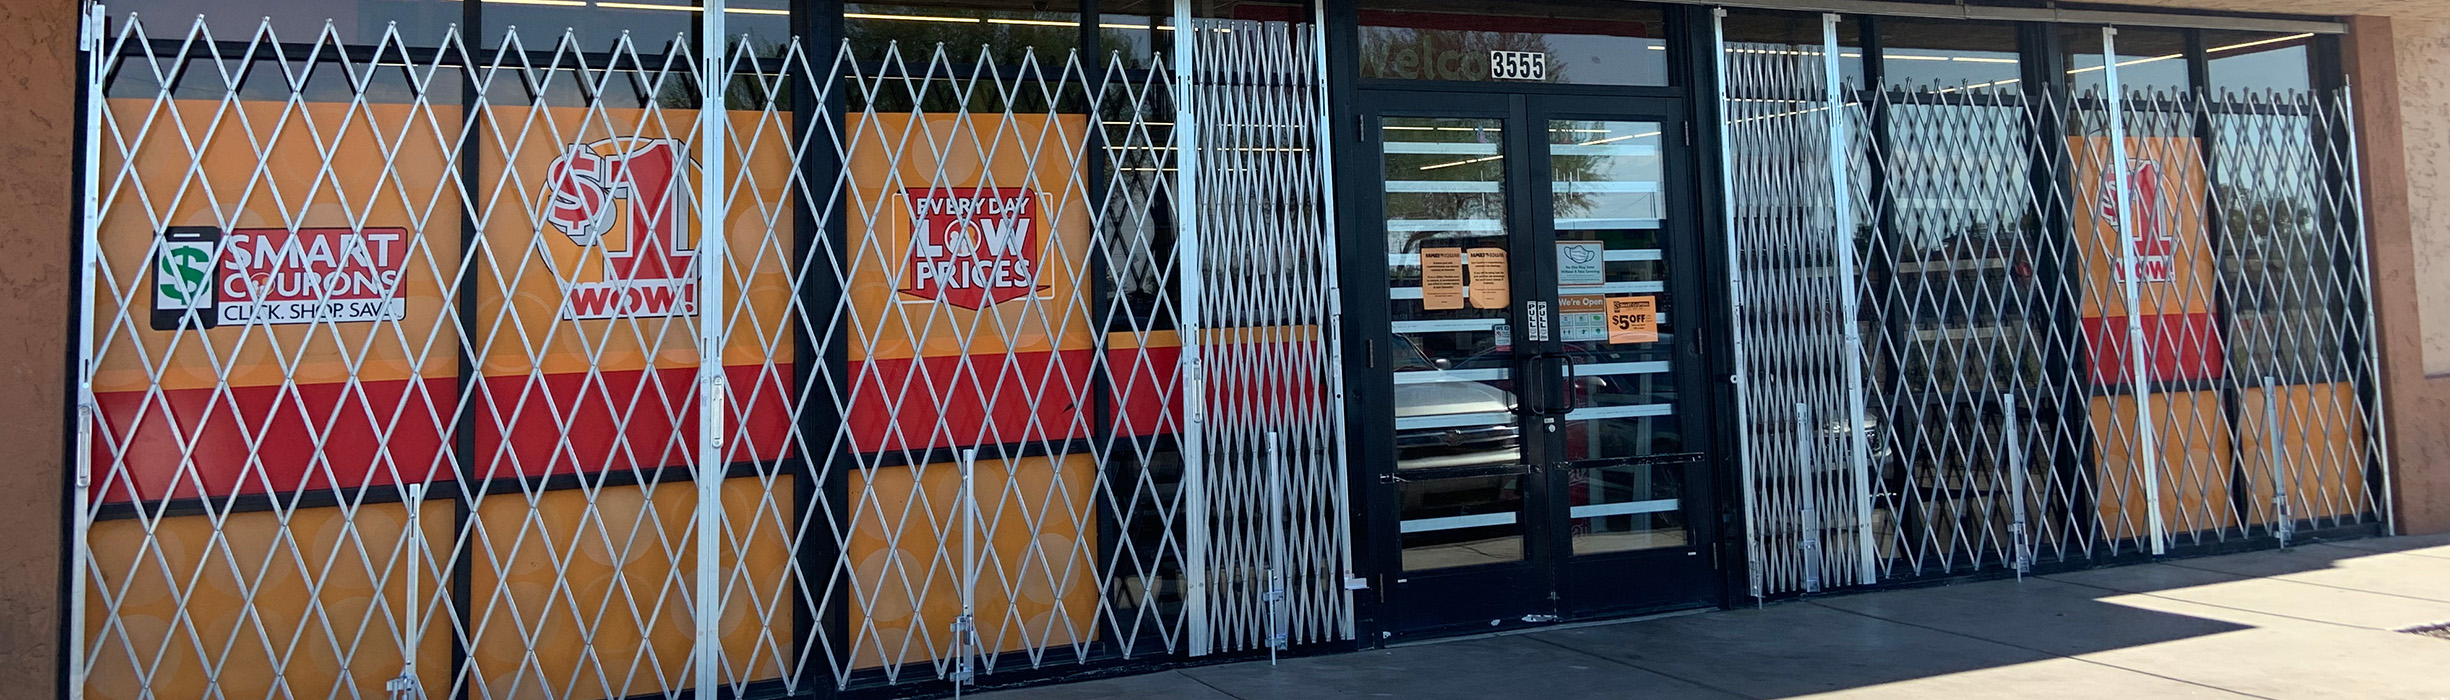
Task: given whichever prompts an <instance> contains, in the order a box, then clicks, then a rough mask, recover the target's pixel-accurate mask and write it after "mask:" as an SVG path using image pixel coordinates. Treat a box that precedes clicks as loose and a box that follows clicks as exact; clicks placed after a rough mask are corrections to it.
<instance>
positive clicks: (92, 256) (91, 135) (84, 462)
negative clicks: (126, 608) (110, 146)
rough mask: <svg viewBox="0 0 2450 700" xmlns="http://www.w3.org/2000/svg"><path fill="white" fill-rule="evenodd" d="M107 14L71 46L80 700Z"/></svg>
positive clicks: (71, 627) (72, 628)
mask: <svg viewBox="0 0 2450 700" xmlns="http://www.w3.org/2000/svg"><path fill="white" fill-rule="evenodd" d="M108 17H109V15H107V14H104V8H103V6H102V5H101V4H100V3H95V4H94V5H92V6H91V7H88V8H86V11H85V16H84V17H82V18H80V20H79V22H78V29H77V39H78V42H77V43H78V48H80V49H82V50H83V51H84V53H85V55H84V56H83V58H84V59H85V75H84V76H83V78H84V80H85V84H84V86H83V87H84V89H85V94H84V97H85V103H84V104H83V105H81V107H82V108H83V109H84V110H85V115H84V116H85V120H84V123H83V124H81V125H79V127H80V128H81V129H83V130H84V132H85V133H84V134H83V136H84V140H85V148H84V152H83V153H81V154H79V155H80V156H81V157H82V158H84V167H82V168H79V169H78V170H80V171H81V172H82V173H83V175H84V181H83V183H81V185H80V188H81V190H80V191H79V192H78V195H79V197H78V199H79V200H80V201H79V202H78V204H77V205H78V207H79V210H78V211H79V213H80V214H81V215H82V217H81V219H80V223H81V224H82V225H81V226H80V227H79V231H78V236H79V237H80V238H82V239H83V240H80V241H78V242H77V250H78V251H79V252H78V261H77V262H78V271H77V274H76V275H75V276H74V278H75V279H77V280H78V282H77V290H76V294H77V314H78V317H77V321H78V322H77V323H75V324H74V325H72V326H70V329H71V331H72V332H74V333H76V335H77V376H76V386H75V387H73V388H71V389H70V390H71V391H75V392H76V399H75V400H76V407H77V410H76V415H74V416H71V417H70V420H74V421H76V422H77V425H76V430H75V432H74V433H73V434H74V435H75V436H76V437H75V438H74V439H75V440H76V443H75V444H73V445H70V446H69V449H68V453H69V454H70V455H74V457H73V459H75V460H76V466H75V469H76V474H75V475H74V476H75V478H74V480H73V481H71V482H70V486H69V488H70V490H71V496H70V499H69V502H68V504H69V505H68V512H69V513H70V514H71V515H70V518H71V519H72V520H73V522H71V523H70V524H69V528H70V530H71V531H70V532H69V536H68V541H69V543H70V544H69V551H68V561H67V562H66V566H65V568H67V570H68V616H67V620H66V622H65V623H63V624H62V626H63V627H66V628H67V638H68V639H67V646H66V647H64V648H61V649H60V650H59V653H60V657H61V658H63V659H66V660H67V662H68V665H67V666H68V667H67V671H68V679H67V683H66V685H67V688H68V697H69V698H70V699H71V700H83V698H84V697H85V676H86V674H87V673H89V672H90V669H87V668H86V667H85V644H86V641H85V606H86V590H85V587H86V558H87V556H88V550H90V549H91V547H90V546H89V541H88V538H89V537H90V536H91V535H92V533H93V527H94V517H93V510H92V509H91V508H89V507H88V504H90V503H93V498H92V491H93V475H94V451H93V449H92V448H91V446H92V445H93V444H94V420H95V418H96V416H95V414H96V412H97V408H98V407H97V405H96V403H95V401H94V333H93V325H94V322H93V314H94V285H96V284H98V282H97V280H100V279H103V278H102V277H101V275H100V274H99V272H100V269H101V265H102V194H101V190H102V168H101V167H100V166H101V163H102V134H103V133H104V129H103V128H102V120H103V119H104V118H105V117H104V113H103V109H102V106H103V91H102V78H103V76H104V75H106V70H107V69H108V67H109V65H110V61H109V57H108V56H105V55H104V53H105V51H106V49H105V47H104V38H105V37H106V36H108V35H109V33H110V29H109V27H110V25H109V19H108Z"/></svg>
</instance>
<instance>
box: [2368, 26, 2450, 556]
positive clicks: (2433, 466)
mask: <svg viewBox="0 0 2450 700" xmlns="http://www.w3.org/2000/svg"><path fill="white" fill-rule="evenodd" d="M2444 4H2450V3H2444ZM2391 31H2392V35H2393V49H2394V50H2393V52H2392V53H2393V57H2394V59H2395V60H2394V63H2395V64H2396V72H2397V78H2398V80H2397V89H2398V92H2399V95H2398V101H2397V103H2398V106H2399V127H2400V134H2399V136H2400V139H2399V144H2398V145H2399V150H2400V153H2401V158H2402V161H2403V162H2404V163H2405V181H2404V183H2403V185H2402V186H2403V187H2404V188H2405V189H2404V193H2403V194H2400V196H2403V197H2404V198H2405V201H2406V203H2407V206H2406V216H2407V222H2406V227H2407V228H2406V230H2407V234H2408V237H2409V242H2410V245H2409V249H2408V255H2407V256H2406V258H2405V260H2404V261H2389V260H2387V259H2377V262H2381V263H2383V264H2385V265H2388V266H2391V267H2398V266H2401V265H2404V266H2405V267H2406V268H2407V270H2406V272H2408V273H2409V275H2410V277H2411V278H2412V283H2411V284H2409V285H2408V286H2410V287H2413V291H2414V292H2415V294H2414V295H2415V297H2416V303H2415V304H2414V306H2415V308H2414V309H2412V311H2413V312H2414V313H2413V314H2410V313H2409V311H2411V310H2410V309H2404V308H2402V309H2391V310H2389V311H2388V312H2386V314H2385V316H2384V318H2383V320H2382V325H2383V330H2384V331H2385V332H2386V333H2389V334H2391V335H2392V336H2393V338H2392V340H2393V341H2399V340H2400V339H2401V337H2402V336H2406V335H2410V334H2415V335H2419V336H2420V337H2421V338H2422V347H2421V349H2420V350H2417V351H2414V352H2411V351H2410V350H2409V349H2408V348H2406V347H2405V345H2406V344H2405V343H2401V342H2393V343H2391V344H2390V345H2386V346H2385V348H2386V350H2387V349H2394V348H2395V349H2398V350H2399V352H2398V353H2397V354H2398V355H2399V357H2396V358H2386V359H2387V360H2388V361H2389V362H2390V364H2391V365H2392V367H2390V368H2389V369H2388V371H2386V372H2385V374H2386V375H2387V376H2389V378H2390V380H2391V381H2390V382H2389V384H2388V385H2386V386H2385V388H2384V390H2383V391H2384V393H2385V395H2386V396H2387V397H2389V399H2390V401H2389V404H2388V410H2389V411H2390V412H2391V413H2390V415H2389V418H2390V419H2391V430H2392V438H2393V443H2394V444H2393V446H2392V449H2393V452H2394V454H2393V455H2392V457H2394V458H2395V461H2396V462H2397V467H2398V468H2397V469H2396V472H2397V477H2398V483H2397V484H2396V486H2397V489H2398V496H2399V497H2398V499H2397V500H2398V510H2399V519H2400V529H2401V530H2402V531H2405V532H2444V531H2450V430H2444V429H2443V428H2444V427H2450V202H2446V201H2444V200H2445V199H2450V19H2407V18H2399V19H2394V20H2393V21H2392V22H2391ZM2383 184H2385V185H2387V184H2388V183H2383ZM2394 194H2397V193H2394ZM2375 213H2376V214H2388V213H2389V212H2387V211H2377V212H2375ZM2377 223H2378V222H2377ZM2388 232H2389V228H2388V227H2387V226H2382V225H2377V226H2376V228H2375V232H2374V233H2375V235H2376V236H2377V238H2379V237H2381V236H2384V235H2387V234H2388ZM2387 293H2388V292H2387V291H2385V294H2387ZM2411 321H2412V323H2411ZM2394 322H2397V323H2399V324H2400V327H2398V328H2393V327H2392V325H2393V323H2394ZM2411 326H2412V327H2411ZM2419 358H2421V359H2419ZM2419 363H2421V372H2420V371H2415V370H2417V369H2419V367H2415V366H2413V365H2419Z"/></svg>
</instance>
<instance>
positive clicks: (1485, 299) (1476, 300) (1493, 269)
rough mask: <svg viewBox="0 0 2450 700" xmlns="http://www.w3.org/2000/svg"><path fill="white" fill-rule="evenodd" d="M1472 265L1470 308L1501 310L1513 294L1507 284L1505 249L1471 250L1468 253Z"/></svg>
mask: <svg viewBox="0 0 2450 700" xmlns="http://www.w3.org/2000/svg"><path fill="white" fill-rule="evenodd" d="M1469 256H1470V257H1471V265H1472V295H1471V296H1472V308H1475V309H1503V308H1506V302H1507V301H1509V299H1508V297H1509V296H1510V295H1511V294H1512V293H1513V292H1512V290H1511V289H1510V287H1511V286H1512V285H1509V284H1508V283H1507V280H1506V278H1507V275H1506V249H1504V248H1473V249H1472V250H1471V252H1470V253H1469Z"/></svg>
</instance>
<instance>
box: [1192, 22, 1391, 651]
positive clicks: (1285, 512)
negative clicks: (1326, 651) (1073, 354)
mask: <svg viewBox="0 0 2450 700" xmlns="http://www.w3.org/2000/svg"><path fill="white" fill-rule="evenodd" d="M1196 26H1198V27H1199V28H1200V29H1201V31H1200V32H1198V33H1197V34H1196V35H1195V36H1196V37H1197V38H1198V40H1199V41H1200V44H1199V46H1198V49H1197V51H1196V52H1195V53H1194V54H1193V56H1194V57H1195V58H1196V59H1197V60H1196V62H1195V64H1194V72H1193V74H1192V77H1193V83H1194V84H1195V85H1196V86H1197V90H1198V92H1197V94H1196V97H1195V99H1194V100H1193V105H1194V110H1195V114H1196V118H1195V119H1194V120H1193V121H1194V122H1195V123H1196V124H1198V125H1199V133H1198V139H1197V142H1198V149H1197V152H1198V154H1199V155H1198V158H1199V162H1198V164H1197V166H1196V170H1197V173H1198V180H1197V182H1198V187H1199V194H1198V197H1199V199H1198V207H1199V211H1200V216H1199V220H1198V226H1199V232H1198V240H1199V242H1200V246H1199V247H1200V249H1201V251H1202V255H1201V257H1200V273H1201V274H1200V279H1201V288H1200V291H1199V304H1200V311H1201V313H1200V317H1199V320H1200V324H1199V328H1198V330H1197V334H1198V340H1197V343H1198V345H1199V346H1200V350H1199V355H1200V365H1199V366H1200V368H1201V374H1202V376H1203V377H1204V378H1205V384H1204V387H1203V405H1204V406H1205V407H1206V409H1205V410H1204V411H1203V412H1202V420H1203V423H1202V433H1203V434H1204V435H1206V436H1207V441H1206V443H1205V445H1204V446H1203V448H1202V449H1203V450H1204V451H1205V453H1206V455H1205V456H1206V457H1207V458H1208V460H1209V461H1208V465H1209V467H1210V468H1209V469H1208V472H1207V474H1206V479H1207V483H1206V484H1205V486H1206V494H1207V499H1208V503H1209V507H1208V512H1207V513H1206V514H1205V516H1204V517H1206V518H1208V519H1209V520H1208V523H1207V526H1206V530H1207V538H1206V560H1207V561H1208V562H1210V565H1209V566H1207V567H1205V568H1206V569H1207V570H1208V571H1209V575H1210V577H1211V578H1210V579H1209V580H1208V581H1207V586H1208V591H1207V597H1208V599H1209V600H1208V601H1207V602H1206V605H1207V609H1208V610H1209V615H1210V616H1211V617H1212V620H1211V622H1210V624H1211V625H1212V627H1213V629H1214V630H1216V638H1215V641H1214V644H1215V646H1214V650H1216V651H1239V650H1244V649H1257V648H1283V647H1285V646H1286V645H1289V644H1299V643H1308V642H1319V641H1327V640H1335V639H1348V638H1350V637H1351V636H1352V629H1351V618H1350V616H1349V615H1348V614H1347V611H1348V610H1350V607H1351V601H1350V594H1349V593H1348V592H1346V590H1345V587H1344V576H1345V572H1347V571H1349V570H1350V561H1349V560H1348V559H1347V558H1346V557H1347V553H1348V552H1349V551H1350V546H1349V541H1348V540H1347V534H1346V532H1345V529H1344V523H1345V522H1347V520H1348V516H1347V514H1348V512H1349V504H1348V502H1347V501H1346V499H1345V489H1344V478H1345V477H1344V473H1343V470H1342V469H1341V467H1340V464H1341V460H1342V455H1343V454H1344V416H1343V411H1342V402H1341V401H1340V400H1339V397H1340V396H1341V395H1342V392H1343V387H1342V382H1341V379H1340V375H1339V371H1340V370H1339V368H1340V367H1341V364H1340V363H1341V360H1339V359H1338V357H1339V354H1338V353H1339V351H1338V349H1337V347H1336V346H1335V342H1336V338H1337V336H1336V335H1335V333H1334V331H1335V329H1336V324H1337V322H1338V312H1337V305H1338V303H1339V302H1338V300H1339V298H1340V297H1338V296H1337V288H1338V287H1337V280H1336V275H1335V270H1336V257H1335V251H1336V250H1337V248H1336V241H1335V237H1334V232H1333V231H1332V229H1331V227H1330V226H1329V224H1328V219H1327V214H1328V212H1329V211H1330V209H1331V207H1330V206H1329V200H1328V196H1329V193H1328V189H1327V187H1328V178H1327V153H1326V150H1327V149H1326V144H1325V143H1324V142H1323V137H1324V135H1325V133H1326V130H1325V129H1324V128H1322V125H1323V124H1324V123H1325V121H1324V120H1325V119H1326V115H1325V114H1324V113H1323V108H1324V107H1323V101H1322V99H1321V96H1322V94H1323V86H1322V85H1321V84H1320V82H1319V81H1318V77H1319V75H1320V72H1319V66H1318V56H1319V54H1318V47H1317V46H1316V44H1315V43H1314V42H1313V41H1312V38H1313V35H1312V34H1311V32H1312V31H1313V30H1314V28H1313V27H1311V26H1310V25H1305V24H1290V23H1285V22H1261V21H1251V20H1203V21H1201V22H1199V23H1198V24H1197V25H1196Z"/></svg>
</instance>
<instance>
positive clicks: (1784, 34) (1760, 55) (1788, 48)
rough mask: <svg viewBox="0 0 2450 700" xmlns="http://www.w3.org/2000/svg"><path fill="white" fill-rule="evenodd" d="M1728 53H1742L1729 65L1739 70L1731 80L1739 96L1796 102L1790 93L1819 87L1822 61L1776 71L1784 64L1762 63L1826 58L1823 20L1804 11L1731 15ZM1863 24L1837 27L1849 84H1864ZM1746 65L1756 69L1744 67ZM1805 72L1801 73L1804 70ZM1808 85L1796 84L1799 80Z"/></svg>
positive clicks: (1840, 56)
mask: <svg viewBox="0 0 2450 700" xmlns="http://www.w3.org/2000/svg"><path fill="white" fill-rule="evenodd" d="M1726 27H1727V50H1728V52H1730V53H1734V54H1737V57H1736V58H1735V59H1731V61H1730V65H1733V66H1738V67H1737V68H1735V69H1733V70H1732V74H1730V75H1729V76H1727V78H1728V89H1729V90H1731V91H1734V92H1735V93H1737V94H1738V95H1740V96H1746V97H1759V98H1773V97H1776V98H1779V99H1785V98H1791V97H1793V96H1794V95H1792V94H1790V93H1789V91H1790V90H1793V89H1798V88H1805V87H1809V88H1810V89H1818V86H1819V85H1820V84H1821V82H1823V80H1822V79H1821V78H1820V72H1819V71H1820V68H1819V65H1820V64H1819V63H1817V62H1813V61H1805V62H1804V64H1809V65H1804V64H1793V65H1791V66H1790V67H1789V68H1788V69H1772V68H1768V67H1767V66H1768V65H1770V64H1776V63H1781V62H1780V61H1765V60H1759V59H1778V58H1811V57H1817V56H1819V55H1821V51H1822V48H1821V46H1822V43H1823V37H1822V32H1821V16H1820V15H1816V14H1805V13H1801V12H1747V11H1730V12H1728V13H1727V19H1726ZM1861 27H1862V25H1860V24H1858V23H1856V22H1853V21H1843V22H1839V23H1838V70H1839V71H1840V72H1841V74H1842V75H1843V76H1844V79H1845V80H1846V82H1847V84H1849V85H1861V84H1863V39H1862V28H1861ZM1743 66H1756V67H1755V68H1744V67H1743ZM1799 71H1800V72H1799ZM1798 79H1800V80H1802V81H1804V82H1807V83H1809V85H1808V86H1805V85H1796V84H1794V82H1795V81H1796V80H1798Z"/></svg>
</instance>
